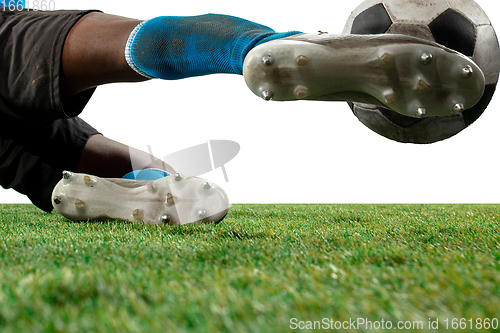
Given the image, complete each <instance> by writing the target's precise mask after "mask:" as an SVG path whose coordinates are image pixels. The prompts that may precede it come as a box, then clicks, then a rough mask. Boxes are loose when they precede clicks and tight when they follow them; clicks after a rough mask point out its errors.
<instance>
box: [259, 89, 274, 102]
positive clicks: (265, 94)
mask: <svg viewBox="0 0 500 333" xmlns="http://www.w3.org/2000/svg"><path fill="white" fill-rule="evenodd" d="M261 96H262V98H263V99H264V100H265V101H270V100H272V99H273V97H274V94H273V92H272V91H269V90H264V91H263V92H262V95H261Z"/></svg>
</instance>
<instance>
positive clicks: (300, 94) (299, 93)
mask: <svg viewBox="0 0 500 333" xmlns="http://www.w3.org/2000/svg"><path fill="white" fill-rule="evenodd" d="M307 96H309V89H307V87H304V86H298V87H297V88H295V97H297V98H298V99H303V98H306V97H307Z"/></svg>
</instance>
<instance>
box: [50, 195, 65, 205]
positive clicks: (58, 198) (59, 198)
mask: <svg viewBox="0 0 500 333" xmlns="http://www.w3.org/2000/svg"><path fill="white" fill-rule="evenodd" d="M52 200H53V201H54V203H55V204H56V205H60V204H61V202H62V201H63V199H62V198H61V197H60V196H58V195H56V196H55V197H54V198H53V199H52Z"/></svg>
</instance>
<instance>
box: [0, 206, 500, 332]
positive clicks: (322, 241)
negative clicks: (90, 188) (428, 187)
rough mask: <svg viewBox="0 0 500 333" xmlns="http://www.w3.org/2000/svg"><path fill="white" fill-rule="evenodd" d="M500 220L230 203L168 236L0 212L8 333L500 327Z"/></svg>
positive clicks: (477, 213)
mask: <svg viewBox="0 0 500 333" xmlns="http://www.w3.org/2000/svg"><path fill="white" fill-rule="evenodd" d="M499 221H500V205H235V206H233V208H232V210H231V212H230V214H229V215H228V217H227V218H226V220H225V221H224V222H223V223H222V224H220V225H196V226H184V227H161V226H145V225H139V224H130V223H123V222H119V221H114V222H108V223H100V222H95V223H73V222H70V221H68V220H66V219H64V218H63V217H61V216H59V215H57V214H45V213H43V212H41V211H38V210H37V209H36V208H34V207H33V206H31V205H0V284H1V289H0V332H2V333H7V332H167V331H168V332H175V331H180V332H183V331H191V332H217V331H227V332H283V331H290V324H291V323H290V319H291V318H296V319H297V323H298V321H321V320H323V318H328V319H333V320H339V321H346V320H347V321H349V320H350V319H351V320H356V319H357V318H358V317H359V318H367V319H369V320H372V321H379V322H380V321H381V320H382V319H384V320H385V321H387V320H391V321H393V322H394V325H396V323H397V321H403V322H406V321H422V322H423V324H424V329H423V330H419V331H421V332H423V331H429V328H428V325H429V324H428V323H429V318H430V319H431V321H434V320H436V318H439V324H440V325H439V329H440V330H441V331H445V322H444V320H445V319H447V318H448V320H449V328H450V330H451V320H452V319H453V318H458V319H460V318H465V319H467V320H469V319H472V320H474V324H475V320H476V318H482V319H484V318H489V319H492V318H497V319H498V320H500V222H499ZM469 323H470V322H469V321H467V325H470V324H469ZM305 324H306V323H304V325H305ZM351 328H352V327H351ZM347 331H356V332H358V331H370V330H366V329H365V326H361V327H360V329H359V330H352V329H351V330H349V329H347ZM462 331H463V332H465V331H471V330H470V329H469V328H467V329H466V330H462ZM472 331H474V329H473V330H472ZM478 331H481V332H484V331H486V330H484V329H483V330H478Z"/></svg>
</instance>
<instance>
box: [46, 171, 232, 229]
mask: <svg viewBox="0 0 500 333" xmlns="http://www.w3.org/2000/svg"><path fill="white" fill-rule="evenodd" d="M52 204H53V206H54V208H55V210H56V211H57V212H58V213H60V214H61V215H63V216H64V217H67V218H68V219H70V220H73V221H86V220H89V219H99V220H109V219H122V220H128V221H141V222H144V223H148V224H169V225H182V224H186V223H210V222H220V221H221V220H222V219H223V218H224V217H225V216H226V214H227V212H228V211H229V207H230V204H229V200H228V198H227V195H226V193H225V192H224V190H222V189H221V188H220V187H219V186H217V185H215V184H213V183H210V182H208V181H206V180H203V179H201V178H197V177H189V178H187V177H183V176H182V175H180V174H176V175H172V176H168V177H164V178H161V179H158V180H152V181H136V180H129V179H119V178H99V177H96V176H92V175H86V174H80V173H72V172H69V171H65V172H64V173H63V178H62V179H61V181H60V182H59V183H58V184H57V185H56V187H55V188H54V191H53V192H52Z"/></svg>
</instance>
